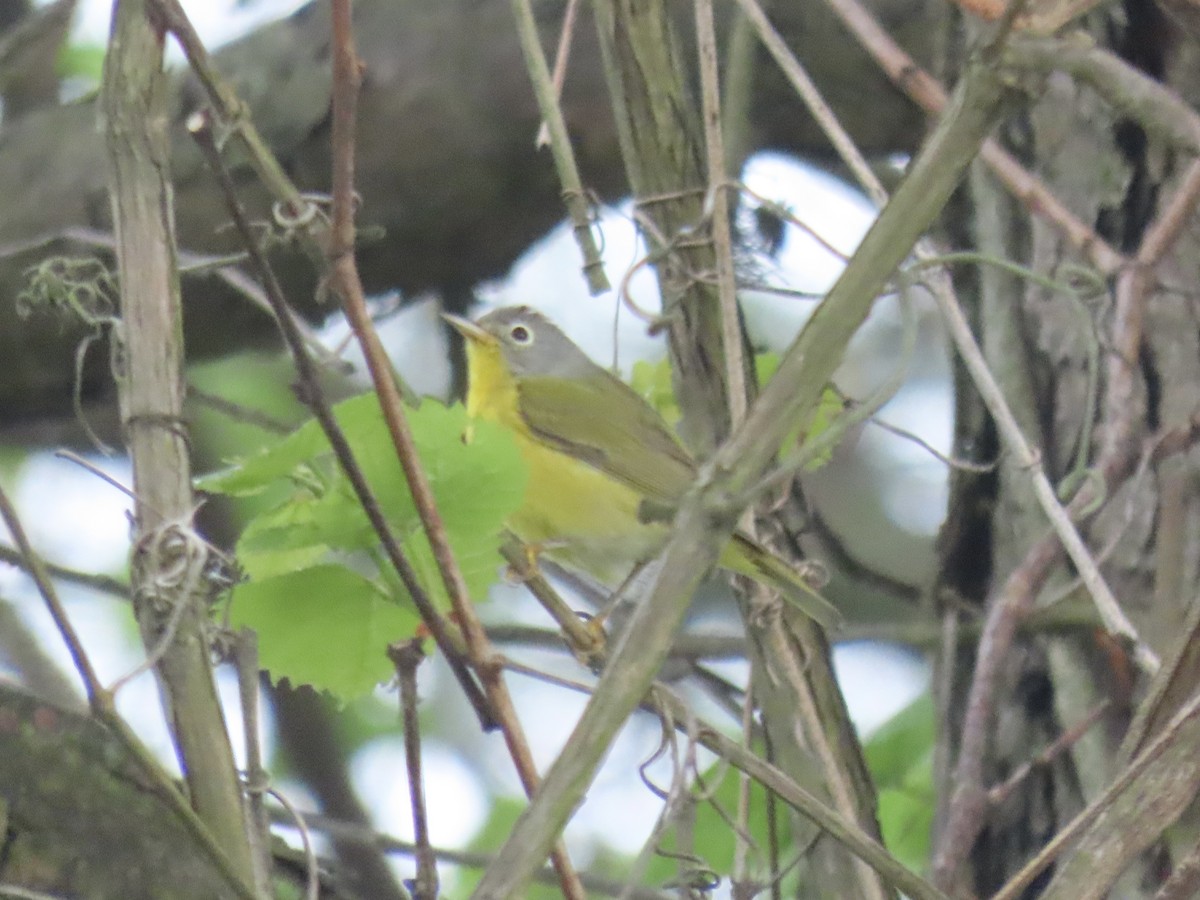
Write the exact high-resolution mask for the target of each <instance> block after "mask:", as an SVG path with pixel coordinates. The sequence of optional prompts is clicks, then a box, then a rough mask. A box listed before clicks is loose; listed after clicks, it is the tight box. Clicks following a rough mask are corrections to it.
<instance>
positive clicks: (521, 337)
mask: <svg viewBox="0 0 1200 900" xmlns="http://www.w3.org/2000/svg"><path fill="white" fill-rule="evenodd" d="M508 335H509V337H511V338H512V339H513V340H514V341H516V342H517V343H518V344H532V343H533V332H532V331H530V330H529V329H528V328H526V327H525V326H524V325H514V326H513V327H512V330H511V331H509V332H508Z"/></svg>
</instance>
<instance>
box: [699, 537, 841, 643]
mask: <svg viewBox="0 0 1200 900" xmlns="http://www.w3.org/2000/svg"><path fill="white" fill-rule="evenodd" d="M721 567H722V568H725V569H729V570H730V571H733V572H737V573H738V574H739V575H746V576H748V577H750V578H753V579H755V580H756V581H762V582H765V583H766V584H767V585H769V586H770V587H773V588H775V589H776V590H778V591H779V592H780V593H781V594H783V596H784V599H786V600H787V601H788V602H790V603H792V604H793V605H795V606H798V607H799V608H800V609H801V610H802V611H803V612H804V613H805V614H807V615H808V616H810V617H811V618H813V619H815V620H816V621H817V622H819V623H820V624H821V625H823V626H824V627H825V628H826V629H836V628H839V627H841V625H842V614H841V613H840V612H839V611H838V608H837V607H836V606H834V605H833V604H832V603H830V602H829V601H828V600H826V599H825V598H824V597H822V596H821V595H820V593H818V592H817V589H816V588H815V587H814V586H813V585H812V584H810V583H809V582H808V581H807V580H806V579H805V577H804V574H803V573H801V572H797V571H796V570H795V569H794V568H792V567H791V566H790V565H788V564H787V563H786V562H784V561H783V560H782V559H780V558H779V557H778V556H776V555H775V554H773V553H772V552H771V551H770V550H768V549H767V548H766V547H764V546H763V545H762V544H759V543H758V542H757V541H754V540H752V539H751V538H749V537H747V536H746V535H744V534H734V536H733V540H731V541H730V542H729V545H728V546H727V547H726V548H725V551H724V552H723V553H722V554H721Z"/></svg>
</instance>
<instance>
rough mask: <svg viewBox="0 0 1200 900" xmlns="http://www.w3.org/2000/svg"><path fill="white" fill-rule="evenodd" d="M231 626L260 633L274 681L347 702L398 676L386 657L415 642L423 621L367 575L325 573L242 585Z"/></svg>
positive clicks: (313, 570) (320, 569)
mask: <svg viewBox="0 0 1200 900" xmlns="http://www.w3.org/2000/svg"><path fill="white" fill-rule="evenodd" d="M230 621H231V623H232V624H233V625H234V627H243V626H245V627H249V628H253V629H254V630H255V631H257V632H258V634H259V636H260V641H259V653H260V658H261V660H262V664H263V666H264V668H266V669H268V670H269V671H270V672H271V676H272V678H273V679H275V680H276V681H278V680H279V679H281V678H287V679H288V680H289V681H291V682H292V683H294V684H311V685H312V686H313V687H315V688H317V689H318V690H323V691H328V692H329V693H331V694H334V695H335V696H338V697H343V698H344V697H354V696H358V695H360V694H364V693H367V692H369V691H370V690H371V689H372V688H374V686H375V685H376V684H378V683H379V682H381V681H386V680H387V679H388V678H389V677H390V676H391V673H392V667H391V664H390V663H389V661H388V658H387V657H386V656H385V655H384V650H385V649H386V647H387V645H388V643H389V642H391V641H397V640H402V639H404V638H406V637H411V636H412V634H413V631H414V629H415V627H416V624H417V617H416V614H415V613H413V612H412V611H411V610H408V609H405V608H402V607H401V606H399V605H397V604H396V603H394V602H393V601H391V600H390V599H388V597H387V595H386V594H385V593H384V592H383V591H382V590H380V589H379V587H378V586H377V585H376V584H375V583H374V582H372V581H370V580H369V579H367V578H364V577H363V576H362V575H359V574H357V573H355V572H352V571H351V570H350V569H347V568H346V567H344V566H338V565H318V566H312V567H310V568H307V569H301V570H299V571H296V572H289V573H287V574H285V575H276V576H274V577H269V578H261V579H257V580H252V581H249V582H246V583H244V584H239V585H238V586H237V587H236V588H234V591H233V598H232V604H231V607H230Z"/></svg>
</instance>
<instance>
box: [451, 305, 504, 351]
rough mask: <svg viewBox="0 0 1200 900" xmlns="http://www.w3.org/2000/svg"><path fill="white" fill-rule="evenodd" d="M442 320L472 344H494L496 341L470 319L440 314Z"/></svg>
mask: <svg viewBox="0 0 1200 900" xmlns="http://www.w3.org/2000/svg"><path fill="white" fill-rule="evenodd" d="M442 318H443V319H445V320H446V321H447V322H448V323H449V324H450V326H451V327H452V328H453V329H454V330H455V331H457V332H458V333H459V334H461V335H462V336H463V337H464V338H466V339H467V340H468V341H470V342H471V343H473V344H494V343H496V339H495V338H494V337H492V335H490V334H489V333H488V332H486V331H484V330H483V329H482V328H480V327H479V326H478V325H476V324H475V323H474V322H472V321H471V320H470V319H464V318H463V317H462V316H455V315H451V314H450V313H442Z"/></svg>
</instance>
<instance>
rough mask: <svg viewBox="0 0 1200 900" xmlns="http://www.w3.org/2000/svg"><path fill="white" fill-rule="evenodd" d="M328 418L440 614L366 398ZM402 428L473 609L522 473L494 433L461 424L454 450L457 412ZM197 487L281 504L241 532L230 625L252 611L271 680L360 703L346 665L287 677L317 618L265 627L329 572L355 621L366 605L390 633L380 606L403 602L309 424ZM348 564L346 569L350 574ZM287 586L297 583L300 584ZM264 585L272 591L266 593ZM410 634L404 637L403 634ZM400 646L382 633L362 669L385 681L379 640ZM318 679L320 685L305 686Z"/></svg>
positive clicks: (426, 410)
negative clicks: (336, 671) (336, 672)
mask: <svg viewBox="0 0 1200 900" xmlns="http://www.w3.org/2000/svg"><path fill="white" fill-rule="evenodd" d="M334 415H335V417H336V418H337V420H338V422H339V423H340V425H341V427H342V429H343V431H344V433H345V435H346V438H347V440H348V442H349V443H350V446H351V447H352V448H353V451H354V457H355V460H356V461H357V463H358V466H359V468H360V469H361V470H362V472H363V475H364V477H365V478H366V480H367V482H368V483H369V484H370V486H371V490H372V493H373V494H374V496H375V498H376V500H377V502H378V503H379V506H380V509H381V510H382V511H383V513H384V516H385V517H386V518H387V520H388V523H389V525H390V526H391V529H392V532H393V534H394V535H395V536H396V537H397V539H398V540H399V541H400V542H401V546H402V548H403V550H404V552H405V554H406V556H407V557H408V559H409V561H410V562H411V564H412V566H413V568H414V569H415V571H416V572H417V575H418V578H419V580H420V582H421V585H422V588H423V590H424V591H425V593H427V594H428V595H429V597H430V599H431V600H432V602H433V603H434V604H435V605H436V606H439V607H441V608H445V607H446V606H448V604H449V601H448V598H447V596H446V592H445V589H444V587H443V582H442V578H441V574H440V572H439V570H438V567H437V564H436V562H435V560H434V557H433V552H432V550H431V548H430V545H429V541H428V539H427V538H426V537H425V533H424V530H423V528H422V526H421V522H420V518H419V516H418V514H417V511H416V507H415V505H414V503H413V500H412V497H411V495H410V494H409V490H408V483H407V481H406V479H405V477H404V473H403V470H402V468H401V466H400V462H399V460H398V459H397V456H396V451H395V449H394V446H393V444H392V440H391V436H390V434H389V433H388V430H387V428H386V426H385V424H384V422H383V417H382V413H381V412H380V410H379V406H378V403H377V401H376V399H375V395H374V394H365V395H363V396H360V397H355V398H353V399H351V400H347V401H345V402H344V403H340V404H338V405H337V406H336V407H335V408H334ZM408 421H409V425H410V427H411V429H412V432H413V439H414V443H415V444H416V447H417V454H418V456H419V457H420V460H421V464H422V466H423V468H424V469H425V473H426V475H427V476H428V479H429V482H430V486H431V488H432V491H433V495H434V499H435V501H436V503H437V506H438V510H439V512H440V514H441V517H442V522H443V525H444V527H445V530H446V536H447V539H448V541H449V543H450V547H451V549H452V550H453V552H454V555H455V558H456V560H457V561H458V564H459V568H460V569H461V571H462V574H463V577H464V579H465V581H466V584H467V589H468V591H469V592H470V594H471V597H472V598H473V599H475V600H481V599H483V598H484V597H485V596H486V594H487V589H488V588H489V587H490V586H491V584H492V583H493V582H494V581H495V580H496V576H497V573H498V572H499V570H500V567H501V558H500V554H499V549H498V548H499V536H500V532H501V530H502V529H503V526H504V522H505V520H506V519H507V518H508V517H509V516H510V515H511V514H512V513H513V512H514V511H515V510H516V508H517V507H518V506H519V505H520V503H521V500H522V498H523V497H524V494H525V485H526V482H527V480H528V471H527V468H526V466H525V463H524V461H523V460H522V459H521V456H520V452H519V451H518V450H517V447H516V444H515V442H514V441H513V439H512V437H511V435H510V434H509V433H508V432H506V431H504V430H503V429H502V428H500V427H498V426H494V425H491V424H489V423H486V422H475V423H471V434H472V439H471V441H470V443H466V442H464V437H463V436H464V434H465V433H466V430H467V426H468V420H467V416H466V412H465V411H464V410H463V408H462V407H461V406H459V405H456V406H453V407H449V408H447V407H445V406H443V405H442V404H440V403H437V402H434V401H425V402H424V403H422V404H421V406H420V407H419V408H417V409H413V410H408ZM201 484H202V486H203V487H204V489H205V490H208V491H211V492H218V493H226V494H230V495H235V496H247V495H261V496H264V497H265V496H268V495H269V496H281V497H283V498H284V499H283V500H282V501H281V502H277V503H276V504H275V505H273V506H268V507H267V508H265V509H263V510H262V511H261V512H259V513H258V514H257V515H256V516H255V517H254V518H253V519H252V520H251V521H250V522H249V523H248V524H247V526H246V528H245V529H244V531H243V533H242V537H241V539H240V540H239V541H238V546H237V555H238V559H239V562H240V563H241V566H242V568H243V570H244V571H245V572H246V573H247V574H248V575H249V576H250V579H251V580H250V582H249V583H248V584H247V585H240V586H239V587H238V589H237V590H235V592H234V596H233V610H234V616H235V618H237V617H239V616H241V615H242V614H243V613H241V612H240V611H239V610H238V607H239V605H240V604H242V603H245V602H250V601H247V600H246V599H245V598H247V597H250V598H252V599H253V602H254V603H255V604H256V613H255V618H256V620H257V622H258V624H257V625H255V627H256V628H259V642H260V647H262V648H263V650H262V652H263V659H264V661H267V660H268V659H270V660H271V661H272V662H268V663H267V665H268V668H270V670H271V673H272V676H273V677H275V678H282V677H287V678H289V679H291V680H293V681H296V682H298V683H307V684H313V685H314V686H316V687H318V688H321V689H324V690H328V691H331V692H333V693H336V694H338V695H339V696H342V697H347V696H352V695H348V694H346V693H344V691H345V690H346V689H347V685H348V684H352V685H354V686H355V688H356V690H358V691H365V690H369V689H370V687H371V685H372V684H373V683H374V682H368V681H367V680H364V677H363V675H362V673H363V672H364V671H367V669H365V668H364V666H363V665H362V664H361V663H356V665H357V668H356V670H355V671H356V673H357V675H356V676H355V677H347V678H343V679H330V678H329V677H328V673H327V672H326V673H321V672H319V671H318V672H314V671H313V667H312V665H311V664H309V665H305V666H303V667H302V669H300V670H295V669H293V668H290V667H291V666H294V665H295V664H296V663H297V662H299V661H301V660H303V659H304V658H305V653H306V652H307V648H308V647H309V646H310V645H312V644H313V643H314V641H315V642H316V643H318V644H319V642H320V640H321V634H322V629H324V628H325V627H326V623H325V622H324V621H323V620H322V619H320V618H314V619H313V620H312V621H309V620H308V619H303V620H297V619H295V618H293V617H291V616H290V615H282V616H281V615H266V614H265V613H264V612H263V610H262V607H263V606H266V605H270V604H276V605H280V606H284V605H286V604H288V603H292V602H294V601H291V600H288V599H286V597H287V596H288V591H291V592H293V593H294V592H296V591H303V590H304V589H305V580H304V579H305V578H306V577H307V576H308V575H309V574H311V573H313V572H318V571H319V572H322V573H325V574H323V575H322V577H323V578H332V577H333V576H331V575H329V574H328V572H329V571H331V570H341V571H343V572H345V573H346V575H345V577H346V579H347V581H346V583H345V584H343V585H342V587H344V588H346V589H347V590H350V591H351V593H352V594H353V595H354V597H355V600H354V603H356V604H357V606H356V609H357V608H359V607H362V606H363V605H364V604H365V605H366V608H367V611H368V612H369V613H371V615H372V616H375V617H376V618H378V617H380V616H383V620H384V621H387V622H388V624H389V625H392V624H395V621H396V620H395V613H392V612H390V611H388V612H387V615H384V612H381V611H380V608H379V603H380V602H381V598H383V600H382V602H385V603H387V604H388V605H389V606H391V608H392V609H399V607H396V606H394V605H392V604H393V601H392V600H391V599H388V595H389V594H390V595H392V597H399V598H403V599H404V600H406V601H407V600H408V598H407V594H406V592H405V590H404V589H403V588H402V587H401V586H400V584H399V579H398V578H397V577H396V575H395V573H394V572H393V571H392V570H391V568H390V563H388V562H386V560H385V557H384V554H383V553H382V552H381V551H380V549H379V540H378V536H377V535H376V533H375V531H374V529H373V528H372V527H371V525H370V523H369V521H368V519H367V516H366V513H364V512H363V510H362V508H361V507H360V505H359V503H358V499H357V496H356V494H355V492H354V491H353V489H352V488H351V486H350V483H349V480H348V479H347V478H346V477H345V475H344V474H343V472H342V471H341V468H340V466H339V465H338V464H337V462H336V460H335V459H334V456H333V452H332V449H331V448H330V446H329V443H328V441H327V440H326V438H325V435H324V433H323V432H322V431H321V430H320V428H319V426H318V423H316V422H315V421H310V422H308V423H306V424H304V425H302V426H300V428H298V429H297V430H296V431H294V432H293V433H292V434H290V435H288V436H287V437H285V438H283V439H282V440H281V441H278V442H277V443H276V444H275V445H274V446H272V447H269V448H267V449H265V450H262V451H261V452H258V453H255V454H253V455H252V456H250V457H249V458H247V459H246V460H244V461H243V462H242V463H240V464H238V465H236V466H234V467H232V468H230V469H227V470H226V471H224V472H221V473H218V474H216V475H211V476H207V477H205V478H204V479H202V480H201ZM351 564H352V565H353V569H351V568H348V566H350V565H351ZM290 576H300V580H298V581H297V580H295V579H294V578H291V577H290ZM279 579H288V580H286V581H283V582H279ZM272 581H275V582H278V583H277V584H275V585H274V586H270V582H272ZM280 584H282V585H285V586H286V587H287V591H283V590H282V589H281V588H280V587H279V585H280ZM264 585H267V586H264ZM256 590H257V591H260V593H256ZM306 608H307V607H306ZM404 612H405V616H406V617H407V618H406V619H405V621H407V622H408V623H409V624H410V626H411V625H414V624H415V622H416V618H415V615H414V614H413V613H412V612H411V607H410V606H409V605H408V603H407V602H405V603H404ZM341 614H343V613H339V615H341ZM247 624H252V623H249V622H248V623H247ZM260 626H261V627H260ZM411 632H412V628H411V627H410V628H409V629H408V631H407V632H406V633H407V634H411ZM403 636H405V633H394V632H389V634H388V636H387V638H386V639H382V638H381V639H379V640H373V641H372V642H371V643H370V646H371V647H372V648H374V650H375V652H377V654H378V662H377V664H376V665H373V666H371V667H369V671H370V672H372V673H374V674H375V675H382V676H383V677H386V676H387V674H388V673H390V666H389V665H388V663H387V661H386V659H385V658H384V657H383V653H382V648H383V646H385V645H386V643H387V641H388V640H395V639H397V638H398V637H403ZM362 641H365V636H364V635H361V634H360V635H357V644H358V645H359V646H365V644H362ZM277 645H278V646H277ZM298 648H300V649H298ZM352 655H353V654H352ZM318 676H320V677H321V678H322V680H321V681H320V682H318V681H313V680H311V679H313V678H314V677H318Z"/></svg>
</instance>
